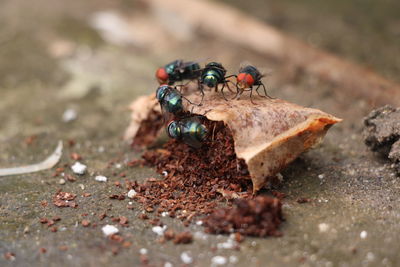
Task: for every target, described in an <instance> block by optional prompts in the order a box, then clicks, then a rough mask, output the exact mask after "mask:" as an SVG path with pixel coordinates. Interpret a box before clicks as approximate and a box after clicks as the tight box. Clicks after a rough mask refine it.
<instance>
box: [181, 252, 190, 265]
mask: <svg viewBox="0 0 400 267" xmlns="http://www.w3.org/2000/svg"><path fill="white" fill-rule="evenodd" d="M181 260H182V261H183V263H185V264H191V263H192V262H193V258H192V257H191V256H190V255H189V253H188V252H186V251H185V252H182V254H181Z"/></svg>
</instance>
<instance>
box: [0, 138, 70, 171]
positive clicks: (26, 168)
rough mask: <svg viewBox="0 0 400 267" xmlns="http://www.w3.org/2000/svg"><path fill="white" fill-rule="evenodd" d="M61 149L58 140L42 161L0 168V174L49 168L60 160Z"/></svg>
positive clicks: (60, 143)
mask: <svg viewBox="0 0 400 267" xmlns="http://www.w3.org/2000/svg"><path fill="white" fill-rule="evenodd" d="M62 149H63V143H62V141H61V140H60V141H58V145H57V148H56V149H55V150H54V152H53V154H51V155H50V156H49V157H48V158H47V159H45V160H44V161H42V162H39V163H37V164H32V165H26V166H21V167H14V168H5V169H0V176H8V175H18V174H25V173H32V172H38V171H43V170H47V169H51V168H53V167H54V166H55V165H56V164H57V163H58V162H59V161H60V158H61V155H62Z"/></svg>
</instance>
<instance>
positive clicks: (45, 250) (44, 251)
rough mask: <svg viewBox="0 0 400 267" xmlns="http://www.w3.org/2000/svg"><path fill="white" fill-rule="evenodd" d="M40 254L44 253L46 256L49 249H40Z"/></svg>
mask: <svg viewBox="0 0 400 267" xmlns="http://www.w3.org/2000/svg"><path fill="white" fill-rule="evenodd" d="M39 252H40V253H42V254H44V253H46V252H47V249H46V248H40V249H39Z"/></svg>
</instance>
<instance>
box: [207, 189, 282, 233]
mask: <svg viewBox="0 0 400 267" xmlns="http://www.w3.org/2000/svg"><path fill="white" fill-rule="evenodd" d="M282 221H283V216H282V203H281V202H280V200H279V199H277V198H272V197H268V196H258V197H256V198H254V199H251V200H245V199H239V200H236V201H235V206H234V207H232V208H220V209H218V210H215V211H214V212H213V213H212V214H211V215H209V216H208V217H206V218H205V219H204V220H203V225H204V226H205V227H206V229H205V230H206V232H207V233H213V234H230V233H232V232H238V233H240V234H243V235H249V236H258V237H265V236H281V235H282V234H281V232H279V231H278V227H279V225H280V224H281V223H282Z"/></svg>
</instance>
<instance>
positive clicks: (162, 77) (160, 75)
mask: <svg viewBox="0 0 400 267" xmlns="http://www.w3.org/2000/svg"><path fill="white" fill-rule="evenodd" d="M156 78H157V80H158V81H159V82H160V83H165V82H167V81H168V73H167V72H166V71H165V69H164V68H159V69H158V70H157V71H156Z"/></svg>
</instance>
